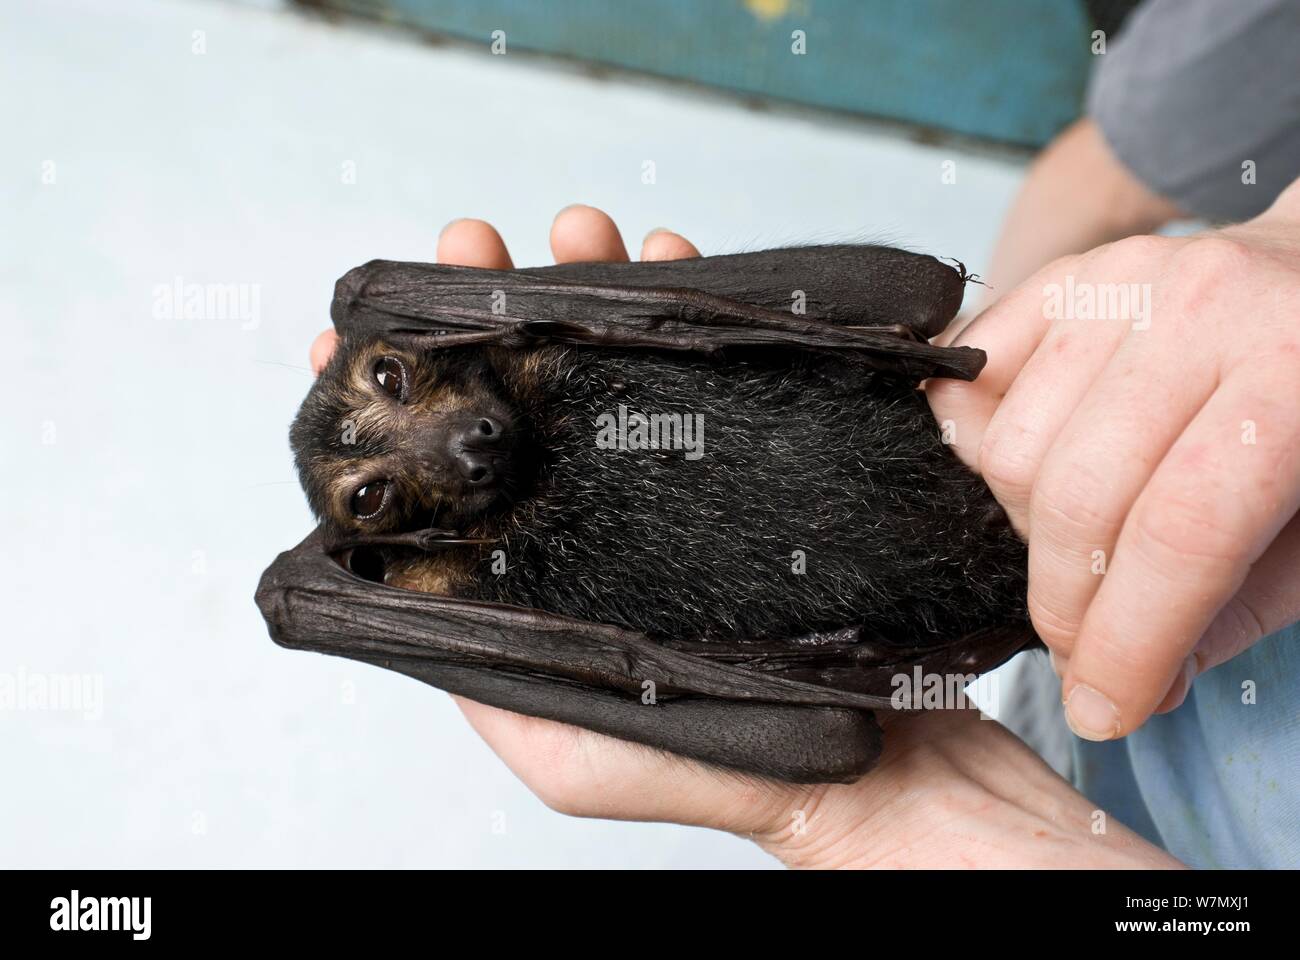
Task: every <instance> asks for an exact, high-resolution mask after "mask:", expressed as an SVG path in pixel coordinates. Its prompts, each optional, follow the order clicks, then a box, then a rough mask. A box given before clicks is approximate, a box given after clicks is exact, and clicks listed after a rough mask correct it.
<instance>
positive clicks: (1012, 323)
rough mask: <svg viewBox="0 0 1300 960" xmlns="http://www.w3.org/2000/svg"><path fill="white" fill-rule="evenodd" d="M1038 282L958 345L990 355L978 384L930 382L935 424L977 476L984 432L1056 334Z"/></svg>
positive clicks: (991, 312) (1014, 294)
mask: <svg viewBox="0 0 1300 960" xmlns="http://www.w3.org/2000/svg"><path fill="white" fill-rule="evenodd" d="M1054 266H1055V265H1054ZM1036 280H1037V278H1035V280H1034V281H1030V282H1029V283H1026V284H1024V285H1022V286H1020V287H1018V288H1016V289H1015V290H1013V291H1011V292H1010V293H1008V294H1007V295H1006V296H1005V297H1003V298H1002V299H1001V300H999V301H998V302H997V303H996V304H994V305H993V306H992V307H990V308H989V309H987V310H985V311H984V312H983V313H981V314H980V315H979V316H978V317H976V318H975V319H974V320H973V321H971V323H970V324H968V325H967V326H966V328H965V329H964V330H962V332H961V334H960V335H959V336H957V337H956V338H955V339H954V340H953V344H954V345H959V344H960V345H965V346H975V347H979V348H980V349H982V350H984V351H985V352H987V354H988V363H987V364H986V365H985V367H984V369H983V370H982V371H981V372H980V375H979V377H978V378H977V379H976V380H974V381H973V382H971V383H967V382H965V381H962V380H944V379H934V380H928V381H926V385H925V395H926V399H927V400H929V402H930V409H931V410H932V411H933V412H934V418H935V419H936V420H937V421H938V422H939V423H940V424H941V425H942V426H943V427H944V433H945V436H948V437H950V438H951V442H952V447H953V452H954V453H956V454H957V456H958V457H959V458H960V459H961V461H962V462H963V463H965V464H966V465H967V466H968V467H970V468H971V469H972V470H978V469H979V456H980V447H981V445H982V444H983V442H984V432H985V430H986V429H987V427H988V425H989V422H990V421H991V420H992V419H993V416H994V414H995V413H996V411H997V409H998V406H999V404H1001V402H1002V398H1003V397H1004V396H1005V395H1006V393H1007V391H1008V390H1010V389H1011V385H1012V383H1013V382H1014V381H1015V379H1016V376H1017V374H1019V373H1020V371H1021V369H1022V368H1023V367H1024V366H1025V364H1026V363H1028V362H1029V358H1030V357H1032V356H1033V354H1034V351H1035V350H1037V349H1038V345H1039V344H1040V343H1041V342H1042V341H1043V338H1044V337H1045V336H1047V332H1048V330H1049V328H1050V323H1049V321H1048V320H1047V319H1046V317H1045V316H1044V312H1043V298H1042V291H1041V286H1042V284H1041V283H1037V282H1036ZM994 492H995V493H996V492H997V491H996V490H995V491H994Z"/></svg>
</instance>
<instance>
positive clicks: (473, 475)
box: [456, 450, 496, 487]
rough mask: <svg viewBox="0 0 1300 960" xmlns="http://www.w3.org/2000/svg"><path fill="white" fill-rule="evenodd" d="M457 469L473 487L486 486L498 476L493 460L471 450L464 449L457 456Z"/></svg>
mask: <svg viewBox="0 0 1300 960" xmlns="http://www.w3.org/2000/svg"><path fill="white" fill-rule="evenodd" d="M456 471H457V472H458V473H459V474H460V475H461V476H462V477H464V478H465V480H466V481H467V482H468V483H469V485H470V486H472V487H485V486H487V485H488V484H489V483H491V482H492V481H493V480H494V479H495V478H496V473H495V471H493V469H492V461H490V460H488V459H487V457H484V456H481V455H479V454H477V453H474V452H473V451H471V450H463V451H462V452H461V454H460V456H458V457H457V458H456Z"/></svg>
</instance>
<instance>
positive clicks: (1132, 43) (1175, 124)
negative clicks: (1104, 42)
mask: <svg viewBox="0 0 1300 960" xmlns="http://www.w3.org/2000/svg"><path fill="white" fill-rule="evenodd" d="M1097 61H1098V62H1097V64H1096V66H1095V67H1094V70H1093V75H1092V80H1091V84H1090V89H1089V91H1088V108H1087V109H1088V115H1089V116H1091V117H1092V119H1093V120H1094V121H1095V122H1096V123H1097V125H1098V127H1100V129H1101V132H1102V135H1103V136H1105V138H1106V141H1107V142H1108V143H1109V144H1110V146H1111V149H1113V150H1114V151H1115V153H1116V155H1117V156H1118V157H1119V159H1120V161H1121V162H1122V163H1123V164H1124V165H1125V166H1126V167H1128V169H1129V170H1130V171H1132V172H1133V174H1134V175H1135V176H1136V177H1137V178H1138V179H1139V180H1141V181H1142V182H1143V183H1144V184H1146V185H1147V186H1148V187H1150V188H1151V189H1152V190H1154V191H1155V192H1156V193H1159V194H1160V195H1162V196H1164V197H1166V198H1168V199H1169V200H1172V201H1173V202H1174V203H1176V204H1178V205H1179V206H1180V207H1181V208H1182V209H1183V210H1184V211H1185V212H1187V213H1189V214H1192V215H1194V216H1198V217H1203V218H1206V219H1209V220H1243V219H1246V218H1248V217H1251V216H1254V215H1255V214H1257V213H1260V212H1261V211H1263V210H1264V209H1265V208H1266V207H1267V206H1268V205H1269V204H1270V203H1272V202H1273V199H1274V198H1275V197H1276V196H1277V195H1278V194H1279V193H1281V192H1282V190H1283V189H1285V188H1286V187H1287V185H1288V184H1290V183H1291V182H1293V181H1294V180H1295V179H1296V178H1297V177H1300V0H1147V2H1146V3H1143V4H1142V5H1141V6H1140V7H1138V9H1137V10H1136V11H1134V13H1133V14H1132V15H1131V16H1130V17H1129V20H1128V22H1127V24H1126V25H1125V27H1124V29H1123V30H1122V31H1121V33H1120V35H1119V37H1118V38H1117V39H1115V40H1114V42H1111V43H1109V47H1108V50H1107V52H1106V53H1105V54H1102V55H1100V56H1098V57H1097ZM1248 161H1249V162H1250V163H1249V164H1248ZM1250 164H1253V178H1254V180H1255V182H1254V183H1250V182H1247V181H1248V180H1249V179H1250V175H1249V172H1248V171H1249V168H1250Z"/></svg>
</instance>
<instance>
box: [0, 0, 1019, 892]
mask: <svg viewBox="0 0 1300 960" xmlns="http://www.w3.org/2000/svg"><path fill="white" fill-rule="evenodd" d="M272 6H273V5H272ZM0 16H3V20H4V23H3V27H2V28H0V70H3V77H2V79H3V82H0V123H3V127H2V128H3V129H4V130H5V131H6V137H5V144H4V149H3V150H0V328H2V329H3V334H4V343H5V346H6V350H5V364H4V367H5V374H4V376H3V377H0V409H2V410H3V411H4V416H3V417H0V440H2V441H3V442H0V502H3V503H4V504H5V507H6V510H5V518H4V524H3V533H2V534H0V537H3V545H4V549H3V550H0V602H3V605H4V611H5V613H4V618H3V619H4V624H5V626H4V631H5V633H4V635H3V637H2V638H0V672H14V671H16V670H17V669H18V668H19V667H22V668H25V669H26V670H28V671H43V672H76V673H95V674H100V675H102V677H103V681H104V696H105V704H104V711H103V716H102V719H100V720H99V721H98V722H88V721H86V720H84V719H82V718H81V717H80V716H79V715H75V714H66V713H42V712H0V771H3V773H2V774H0V779H2V780H3V786H2V787H0V865H5V866H26V867H37V866H50V867H64V866H79V867H116V866H126V867H139V866H267V865H275V866H390V865H391V866H467V865H483V866H499V865H535V866H552V865H584V866H611V867H621V866H628V867H630V866H706V865H707V866H723V865H761V864H768V863H770V861H769V860H768V859H767V858H766V857H765V856H764V855H762V854H760V853H759V852H758V851H757V850H756V849H754V848H752V847H750V846H749V845H748V844H747V843H746V842H744V841H742V840H739V839H736V838H732V837H729V836H724V835H720V834H714V833H706V832H703V831H690V830H685V829H680V828H675V827H668V826H660V825H630V824H615V823H607V822H581V821H573V820H567V819H565V818H563V817H560V816H558V815H556V814H553V813H551V812H550V811H548V810H547V809H546V808H544V807H543V806H542V805H541V804H540V803H539V802H538V801H536V800H535V799H534V798H533V797H532V796H531V794H529V793H528V792H527V791H526V790H525V789H524V788H523V787H522V786H521V785H520V784H519V783H517V782H516V781H515V779H514V778H513V777H512V776H511V775H510V774H509V772H508V771H507V770H506V769H505V768H504V767H503V766H502V765H501V764H500V763H499V762H498V761H497V759H496V758H495V757H494V756H493V755H492V753H491V752H490V751H489V750H488V749H487V748H486V747H485V746H484V745H483V744H482V743H481V742H480V741H479V740H478V738H477V737H476V736H474V734H473V733H472V732H471V731H470V730H469V728H468V727H467V725H466V724H465V723H464V722H463V721H462V719H461V718H460V715H459V713H458V712H457V711H456V710H455V708H454V706H453V705H452V703H451V701H450V700H449V699H448V698H447V697H446V695H445V694H442V693H440V692H438V691H435V690H433V689H431V688H428V687H425V686H423V685H421V684H418V683H415V682H414V681H411V680H408V679H405V678H402V677H399V676H397V675H395V674H390V673H386V672H384V671H381V670H377V669H374V668H371V667H366V666H363V665H360V664H355V663H350V662H345V661H340V660H332V659H327V658H324V657H318V656H312V655H308V654H301V653H299V654H295V653H290V652H288V651H283V650H280V649H279V648H277V647H275V646H274V645H272V644H271V642H270V641H269V640H268V639H267V636H266V631H265V628H264V626H263V623H262V621H261V618H260V616H259V615H258V612H257V610H256V609H255V607H254V606H253V602H252V596H253V588H254V586H255V584H256V581H257V577H258V575H259V573H260V572H261V570H262V568H263V567H264V566H265V565H266V564H267V563H268V562H269V561H270V559H271V558H272V557H273V556H274V555H275V553H276V552H277V551H279V550H280V549H283V548H285V547H287V546H289V545H292V544H293V543H296V542H297V540H298V539H299V538H300V537H301V536H302V534H303V533H304V532H305V531H306V530H307V529H308V525H309V522H310V518H309V516H308V512H307V509H306V507H305V505H304V502H303V497H302V494H301V493H300V491H299V489H298V487H297V484H296V483H295V482H294V475H293V471H292V467H291V463H290V457H289V451H288V445H287V438H286V431H287V427H288V423H289V420H290V418H291V416H292V415H293V412H294V410H295V408H296V406H297V404H298V402H299V401H300V399H301V397H302V395H303V393H304V391H305V390H306V388H307V385H308V383H309V375H308V373H307V371H306V350H307V345H308V344H309V343H310V341H311V339H312V337H313V336H315V334H316V333H317V332H318V331H319V330H321V329H323V328H324V327H325V326H326V325H327V324H328V317H327V313H326V308H327V305H328V302H329V296H330V291H331V288H332V284H333V281H334V279H335V278H336V277H337V276H338V275H340V274H341V273H343V272H344V271H345V270H347V269H348V268H350V267H352V266H354V265H356V264H358V263H361V262H363V261H365V260H368V259H370V258H372V257H391V258H399V259H428V258H431V257H432V255H433V250H434V242H435V236H436V234H437V231H438V230H439V228H440V227H441V226H442V225H443V224H445V223H446V222H447V221H449V220H451V219H452V218H454V217H458V216H465V215H474V216H481V217H485V218H487V219H490V220H492V221H493V222H495V223H496V224H498V225H499V227H500V228H501V230H502V232H503V234H504V235H505V236H506V237H507V239H508V241H509V242H510V244H511V247H512V250H513V252H514V255H515V259H516V262H518V263H520V264H530V263H540V262H544V261H546V260H547V258H548V252H547V248H546V230H547V227H548V225H549V223H550V219H551V217H552V215H553V214H554V213H555V211H556V210H557V209H559V208H560V207H561V206H563V205H565V204H567V203H570V202H573V201H584V202H588V203H594V204H598V205H602V206H604V207H606V208H607V209H609V210H610V211H611V212H612V213H614V214H615V215H616V216H617V217H618V218H619V221H620V223H621V224H622V226H623V229H624V231H625V235H626V237H627V238H628V241H629V245H631V246H635V245H636V244H637V243H639V240H640V238H641V237H642V236H643V235H644V234H645V233H646V231H648V230H649V229H651V228H652V227H655V226H660V225H665V226H671V227H673V228H675V229H678V230H681V231H682V232H684V233H686V234H687V235H688V236H690V237H691V238H693V239H694V240H695V242H696V243H697V244H698V245H699V246H700V247H701V249H703V250H704V251H706V252H722V251H735V250H739V249H745V248H757V247H762V246H771V245H776V244H780V243H786V242H798V241H804V242H807V241H817V240H830V239H839V238H862V237H872V238H883V239H887V240H891V241H894V242H902V243H907V244H910V245H913V246H914V247H916V248H917V249H922V250H927V251H932V252H934V253H937V254H941V255H946V256H952V257H956V258H959V259H961V260H963V261H964V262H965V263H966V264H967V265H968V266H969V267H971V268H972V269H974V270H976V271H982V270H984V269H985V267H986V263H987V258H988V254H989V251H990V248H991V244H992V239H993V235H994V232H995V231H996V229H997V225H998V223H999V221H1000V219H1001V216H1002V212H1003V209H1004V208H1005V206H1006V204H1007V203H1008V201H1009V199H1010V197H1011V195H1012V192H1013V190H1014V187H1015V184H1016V181H1017V179H1018V177H1019V175H1020V166H1019V163H1018V161H1017V160H1015V159H1014V158H1009V157H1006V156H1001V155H996V154H990V153H985V154H982V155H978V156H977V155H971V154H969V153H967V152H964V151H962V150H959V149H955V148H949V147H945V146H923V145H919V144H917V143H914V142H909V141H907V140H905V139H900V137H899V135H898V133H897V131H895V130H892V129H891V130H888V131H882V130H879V129H876V128H873V127H871V126H868V125H866V124H862V123H851V122H848V121H829V120H826V119H825V118H822V117H817V116H809V115H800V114H796V113H790V112H786V111H783V110H773V111H766V112H759V111H752V110H747V109H744V108H742V107H740V106H738V105H737V104H736V103H734V102H733V101H730V100H727V99H725V98H719V97H713V96H705V95H698V94H695V93H693V92H692V91H691V90H689V89H683V88H682V87H680V86H673V87H667V88H664V87H660V86H657V85H655V84H653V83H651V82H648V81H631V80H626V79H605V80H595V79H592V78H590V77H589V76H587V75H586V74H584V73H583V72H582V71H581V70H577V69H569V68H564V67H562V66H557V65H553V64H549V65H548V64H541V65H539V64H537V63H535V62H533V61H529V60H527V59H525V58H523V57H515V56H506V57H503V58H502V57H495V58H494V57H489V56H487V54H486V53H485V52H483V51H480V50H474V49H466V48H460V47H446V46H442V47H436V46H430V45H426V44H422V43H418V42H414V41H410V40H407V39H404V38H402V37H395V36H392V35H390V34H388V33H386V32H384V31H382V30H375V29H369V28H367V29H354V28H348V29H344V28H340V27H336V26H329V25H325V24H321V23H318V22H316V21H314V20H309V19H305V18H303V17H300V16H298V15H293V14H286V13H284V12H282V11H279V10H276V9H261V8H253V7H235V6H229V5H225V4H217V3H208V2H190V0H185V2H178V0H169V2H144V0H133V2H121V3H95V2H90V0H47V2H35V0H23V2H13V0H11V2H8V3H6V4H5V6H4V11H3V14H0ZM195 30H203V31H205V33H206V44H207V52H206V54H204V55H201V56H200V55H194V54H192V53H191V44H192V32H193V31H195ZM646 160H653V161H654V162H655V164H656V167H657V183H655V184H654V185H646V184H643V183H642V181H641V173H642V164H643V162H644V161H646ZM47 161H51V162H53V164H54V170H55V173H56V180H55V182H54V183H52V184H44V183H42V172H43V170H45V169H47V168H46V167H45V164H46V162H47ZM348 161H352V162H355V164H356V171H357V182H356V183H355V184H354V185H345V184H343V183H341V176H340V175H341V171H342V169H343V164H344V163H346V162H348ZM945 161H955V162H956V165H957V166H956V171H957V182H956V184H953V185H944V184H942V183H941V181H940V176H941V172H942V170H941V164H943V163H944V162H945ZM177 276H180V277H182V278H183V279H184V280H185V281H186V282H196V283H247V284H259V285H260V287H261V322H260V324H259V325H258V327H257V328H256V329H254V330H243V329H240V324H239V323H238V322H235V321H222V320H208V321H188V322H187V321H174V320H157V319H155V318H154V316H153V313H152V308H153V290H154V288H155V286H157V285H160V284H169V283H171V282H173V280H174V278H175V277H177ZM49 425H53V427H54V431H53V443H43V442H42V441H43V439H48V438H49V436H50V434H49V432H48V431H49ZM349 699H352V700H354V701H355V702H351V703H349V702H348V700H349ZM499 813H504V818H505V827H506V829H505V832H504V833H501V834H497V833H494V832H493V825H494V823H499V822H500V819H499Z"/></svg>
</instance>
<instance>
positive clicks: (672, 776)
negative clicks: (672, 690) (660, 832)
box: [453, 697, 806, 833]
mask: <svg viewBox="0 0 1300 960" xmlns="http://www.w3.org/2000/svg"><path fill="white" fill-rule="evenodd" d="M453 699H455V701H456V703H457V705H458V706H459V707H460V708H461V710H462V711H463V712H464V714H465V717H466V719H468V720H469V722H470V725H471V726H473V727H474V729H475V731H477V732H478V734H479V735H480V736H481V737H482V738H483V739H484V740H486V741H487V743H488V746H490V747H491V748H492V749H493V750H494V751H495V752H496V754H497V756H499V757H500V758H501V759H502V760H503V761H504V762H505V764H506V765H507V766H508V767H509V768H510V769H511V770H512V771H513V772H514V773H515V775H516V776H518V777H519V779H521V780H522V781H523V782H524V783H525V784H527V785H528V787H529V789H531V790H532V791H533V792H534V793H535V794H537V796H538V797H539V798H540V799H541V800H542V802H543V803H545V804H546V805H547V806H548V807H550V808H551V809H553V810H556V811H558V812H560V813H563V814H567V815H568V816H573V817H603V818H608V819H616V820H653V821H662V822H666V823H682V824H687V825H690V826H701V827H712V828H714V829H719V830H729V831H732V832H735V833H756V832H762V831H768V830H772V829H775V824H776V823H777V822H779V821H781V819H782V817H783V816H784V811H786V810H787V809H789V807H790V805H791V802H792V798H794V797H797V796H798V791H799V790H800V789H801V788H797V787H790V786H785V785H779V784H774V783H769V782H757V781H750V780H747V779H744V778H741V777H739V776H735V775H731V774H727V773H725V772H723V771H719V770H714V769H711V768H709V767H705V766H703V765H701V764H697V763H692V762H690V761H687V760H683V759H681V758H679V757H674V756H672V755H670V754H667V753H664V752H662V751H657V750H651V749H648V748H646V747H642V746H638V745H635V744H630V743H625V742H624V741H622V740H615V739H613V738H612V737H604V736H601V735H600V734H596V733H592V732H591V731H589V730H583V729H580V728H578V727H572V726H568V725H566V724H562V723H554V722H552V721H549V720H538V719H536V718H535V717H525V716H521V715H519V714H516V713H510V712H509V711H506V710H500V709H498V708H496V707H489V706H485V705H483V704H481V703H475V702H474V701H472V700H466V699H464V698H462V697H455V698H453ZM804 789H806V788H804Z"/></svg>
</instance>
